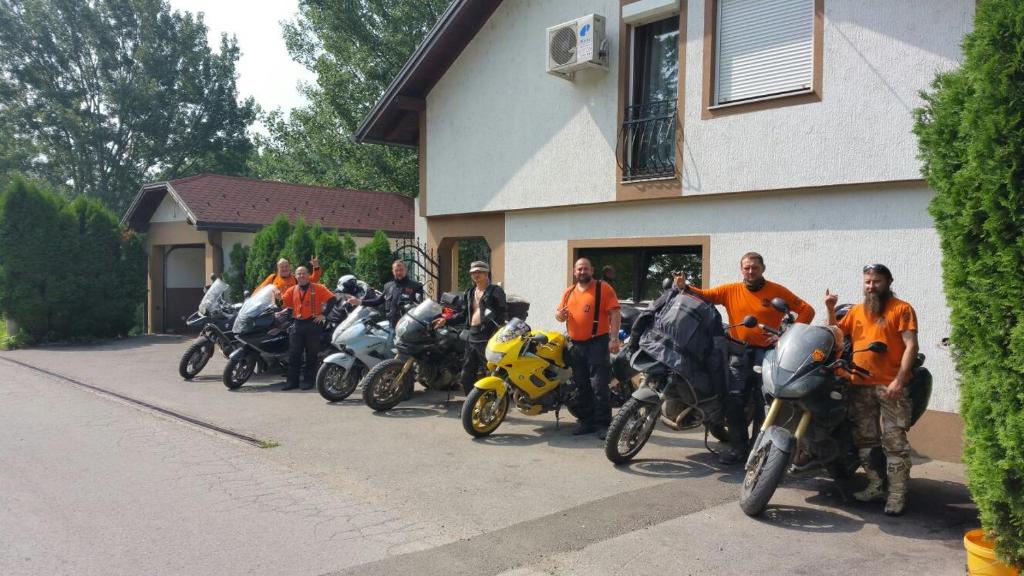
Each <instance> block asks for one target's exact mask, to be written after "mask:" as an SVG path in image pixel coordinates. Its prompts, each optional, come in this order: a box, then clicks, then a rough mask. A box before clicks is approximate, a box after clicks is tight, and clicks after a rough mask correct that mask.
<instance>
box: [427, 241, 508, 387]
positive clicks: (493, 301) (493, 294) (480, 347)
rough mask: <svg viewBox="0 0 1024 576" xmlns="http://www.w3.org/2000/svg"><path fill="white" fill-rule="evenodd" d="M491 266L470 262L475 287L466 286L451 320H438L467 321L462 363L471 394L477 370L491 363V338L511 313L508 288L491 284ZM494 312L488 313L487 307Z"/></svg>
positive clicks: (439, 321)
mask: <svg viewBox="0 0 1024 576" xmlns="http://www.w3.org/2000/svg"><path fill="white" fill-rule="evenodd" d="M490 272H491V268H490V267H489V266H488V265H487V263H486V262H479V261H477V262H473V263H472V264H470V265H469V276H470V278H472V279H473V287H471V288H470V289H469V290H466V293H465V294H464V295H463V297H462V302H461V307H460V309H459V311H458V312H456V313H455V315H454V316H452V318H451V320H447V321H446V320H445V319H444V318H438V319H437V320H435V321H434V325H435V326H437V327H441V326H444V325H445V324H446V323H449V322H450V323H452V324H466V325H467V326H468V328H467V330H468V331H469V341H468V344H469V345H468V346H467V347H466V356H465V360H464V361H463V364H462V391H463V392H465V393H466V394H469V391H470V390H472V389H473V383H474V382H476V377H477V373H479V371H480V368H481V367H482V366H486V365H487V360H486V359H485V357H484V350H485V349H486V348H487V341H488V340H490V339H491V335H493V334H494V332H495V331H496V330H497V329H498V327H500V326H502V325H503V324H505V321H506V320H507V318H506V316H507V315H508V304H507V303H506V302H505V291H504V290H502V289H501V286H498V285H497V284H491V278H490ZM488 310H489V311H490V312H491V314H490V315H489V316H488V315H487V314H486V312H487V311H488Z"/></svg>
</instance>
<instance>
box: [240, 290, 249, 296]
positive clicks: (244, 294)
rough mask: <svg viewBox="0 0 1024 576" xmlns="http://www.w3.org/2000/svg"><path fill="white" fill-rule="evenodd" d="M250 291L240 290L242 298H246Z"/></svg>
mask: <svg viewBox="0 0 1024 576" xmlns="http://www.w3.org/2000/svg"><path fill="white" fill-rule="evenodd" d="M249 294H250V292H249V291H248V290H242V298H248V297H249Z"/></svg>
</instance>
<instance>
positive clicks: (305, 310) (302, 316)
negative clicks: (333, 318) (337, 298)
mask: <svg viewBox="0 0 1024 576" xmlns="http://www.w3.org/2000/svg"><path fill="white" fill-rule="evenodd" d="M308 286H309V288H307V289H306V291H305V292H303V291H302V289H300V288H299V286H298V284H296V285H295V286H292V287H291V288H289V289H287V290H285V292H284V296H282V297H281V300H282V301H283V302H284V305H285V307H287V308H291V309H292V318H295V319H296V320H308V319H310V318H315V317H316V316H319V315H320V311H321V310H320V309H321V308H323V306H324V302H327V301H328V300H330V299H331V298H333V297H334V292H331V291H330V290H328V289H327V287H326V286H324V285H323V284H317V283H316V282H310V283H309V285H308Z"/></svg>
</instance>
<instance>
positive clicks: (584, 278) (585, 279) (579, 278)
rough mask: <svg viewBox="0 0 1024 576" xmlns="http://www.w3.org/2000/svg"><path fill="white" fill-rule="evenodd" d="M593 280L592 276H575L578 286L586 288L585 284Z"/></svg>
mask: <svg viewBox="0 0 1024 576" xmlns="http://www.w3.org/2000/svg"><path fill="white" fill-rule="evenodd" d="M593 279H594V276H593V275H592V274H577V275H576V281H577V282H579V283H580V284H583V285H584V286H586V285H587V284H590V281H591V280H593Z"/></svg>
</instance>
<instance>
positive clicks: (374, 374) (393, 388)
mask: <svg viewBox="0 0 1024 576" xmlns="http://www.w3.org/2000/svg"><path fill="white" fill-rule="evenodd" d="M404 365H405V360H400V359H398V358H392V359H390V360H385V361H383V362H381V363H380V364H377V365H376V366H374V367H373V368H371V369H370V371H369V372H367V373H366V376H364V377H363V380H362V385H363V401H364V402H366V405H367V406H369V407H370V408H372V409H373V411H374V412H384V411H386V410H390V409H392V408H394V407H395V406H397V405H398V403H399V402H401V401H402V397H403V396H404V395H405V394H406V392H407V389H409V388H411V387H412V386H413V385H414V383H415V382H414V380H415V378H416V374H415V371H414V370H413V369H412V368H410V369H409V370H408V371H407V372H406V373H405V377H404V378H403V379H402V382H396V381H395V380H396V379H397V378H398V374H399V373H400V372H401V371H402V366H404Z"/></svg>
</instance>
